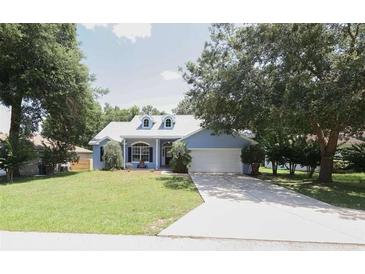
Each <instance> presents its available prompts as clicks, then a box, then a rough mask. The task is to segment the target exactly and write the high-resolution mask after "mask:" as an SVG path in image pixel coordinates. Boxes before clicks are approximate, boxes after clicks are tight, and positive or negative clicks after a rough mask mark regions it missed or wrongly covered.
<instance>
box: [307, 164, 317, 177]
mask: <svg viewBox="0 0 365 274" xmlns="http://www.w3.org/2000/svg"><path fill="white" fill-rule="evenodd" d="M316 167H317V166H310V167H309V175H308V176H309V178H312V177H313V173H314V171H315V170H316Z"/></svg>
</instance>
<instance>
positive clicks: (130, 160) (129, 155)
mask: <svg viewBox="0 0 365 274" xmlns="http://www.w3.org/2000/svg"><path fill="white" fill-rule="evenodd" d="M130 162H132V148H131V147H129V148H128V163H130Z"/></svg>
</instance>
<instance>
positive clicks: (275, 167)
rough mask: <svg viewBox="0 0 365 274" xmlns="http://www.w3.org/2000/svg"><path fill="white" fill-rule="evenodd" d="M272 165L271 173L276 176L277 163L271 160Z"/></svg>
mask: <svg viewBox="0 0 365 274" xmlns="http://www.w3.org/2000/svg"><path fill="white" fill-rule="evenodd" d="M271 165H272V175H274V176H276V175H278V165H277V163H276V162H275V161H272V162H271Z"/></svg>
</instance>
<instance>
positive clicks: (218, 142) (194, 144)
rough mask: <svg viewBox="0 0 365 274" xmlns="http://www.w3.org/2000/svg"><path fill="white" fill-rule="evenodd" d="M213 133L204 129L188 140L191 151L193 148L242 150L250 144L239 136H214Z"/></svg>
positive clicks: (186, 140) (185, 140)
mask: <svg viewBox="0 0 365 274" xmlns="http://www.w3.org/2000/svg"><path fill="white" fill-rule="evenodd" d="M212 133H213V131H212V130H209V129H203V130H201V131H199V132H197V133H195V134H193V135H191V136H189V137H187V138H186V139H184V142H185V143H186V145H187V147H188V148H189V149H193V148H242V147H244V146H247V145H248V144H249V143H250V142H249V141H248V140H245V139H243V138H241V137H239V136H232V135H227V134H220V135H212Z"/></svg>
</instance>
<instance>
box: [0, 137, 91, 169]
mask: <svg viewBox="0 0 365 274" xmlns="http://www.w3.org/2000/svg"><path fill="white" fill-rule="evenodd" d="M7 137H8V134H6V133H1V132H0V140H5V139H6V138H7ZM29 141H31V142H32V143H33V145H34V148H35V150H36V152H37V153H38V157H36V158H35V159H33V160H30V161H27V162H25V163H23V164H22V166H21V167H20V168H19V173H20V175H21V176H32V175H42V174H43V173H44V168H42V159H41V158H40V157H39V151H40V150H41V149H42V148H43V144H44V145H46V146H47V147H51V146H52V143H51V142H50V141H49V140H48V139H47V138H44V137H43V136H42V135H40V134H38V133H35V134H32V135H31V136H30V137H29ZM75 153H76V154H77V156H78V158H79V163H82V162H85V161H87V162H88V163H90V164H92V151H91V150H88V149H85V148H82V147H78V146H75ZM90 164H89V165H90ZM73 167H74V165H71V169H73ZM88 170H90V168H88ZM5 174H6V173H5V171H4V170H0V176H3V175H5Z"/></svg>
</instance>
